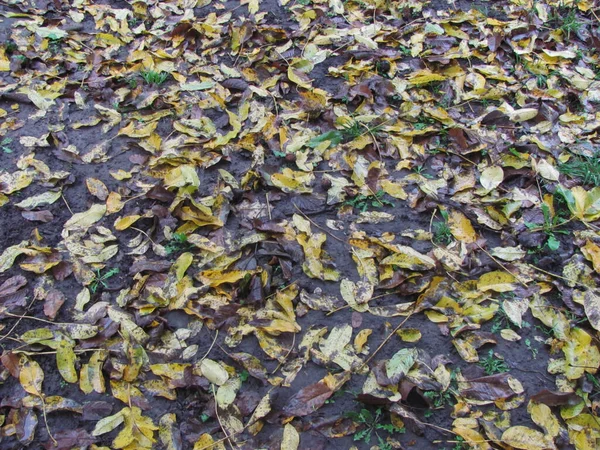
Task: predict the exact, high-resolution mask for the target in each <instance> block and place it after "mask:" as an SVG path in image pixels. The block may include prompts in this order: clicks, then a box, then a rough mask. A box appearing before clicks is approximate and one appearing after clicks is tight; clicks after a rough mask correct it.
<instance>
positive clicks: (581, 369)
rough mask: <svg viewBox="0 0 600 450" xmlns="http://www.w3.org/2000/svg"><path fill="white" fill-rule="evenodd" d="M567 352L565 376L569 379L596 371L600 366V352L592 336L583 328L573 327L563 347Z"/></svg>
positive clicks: (565, 352) (564, 351)
mask: <svg viewBox="0 0 600 450" xmlns="http://www.w3.org/2000/svg"><path fill="white" fill-rule="evenodd" d="M562 351H563V353H564V354H565V358H566V363H565V376H566V377H567V378H568V379H569V380H576V379H578V378H580V377H581V376H582V375H583V374H584V373H585V372H588V373H590V374H594V373H596V370H597V369H598V366H600V352H599V351H598V347H596V345H595V344H593V343H592V337H591V336H590V335H589V334H588V333H587V332H585V331H584V330H582V329H581V328H577V327H573V328H572V329H571V332H570V333H569V339H568V340H567V341H566V342H565V345H564V346H563V348H562Z"/></svg>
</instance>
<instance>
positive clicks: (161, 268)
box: [129, 258, 173, 275]
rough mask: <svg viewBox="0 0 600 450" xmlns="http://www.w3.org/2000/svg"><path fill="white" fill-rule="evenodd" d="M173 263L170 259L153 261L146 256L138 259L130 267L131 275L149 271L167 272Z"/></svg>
mask: <svg viewBox="0 0 600 450" xmlns="http://www.w3.org/2000/svg"><path fill="white" fill-rule="evenodd" d="M172 265H173V263H171V262H169V261H164V260H163V261H153V260H149V259H146V258H141V259H137V260H136V261H134V263H133V264H132V265H131V267H130V268H129V275H135V274H136V273H140V272H144V271H148V272H166V271H167V270H169V269H170V268H171V266H172Z"/></svg>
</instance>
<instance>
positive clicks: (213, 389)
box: [211, 384, 233, 449]
mask: <svg viewBox="0 0 600 450" xmlns="http://www.w3.org/2000/svg"><path fill="white" fill-rule="evenodd" d="M211 386H212V392H213V399H214V402H215V415H216V416H217V421H218V422H219V426H220V427H221V431H223V434H224V435H225V437H226V439H227V442H228V443H229V446H230V447H231V448H232V449H233V444H232V443H231V440H230V439H229V437H230V435H228V434H227V431H225V427H223V423H222V422H221V418H220V417H219V405H218V403H217V394H216V393H215V385H214V384H212V385H211Z"/></svg>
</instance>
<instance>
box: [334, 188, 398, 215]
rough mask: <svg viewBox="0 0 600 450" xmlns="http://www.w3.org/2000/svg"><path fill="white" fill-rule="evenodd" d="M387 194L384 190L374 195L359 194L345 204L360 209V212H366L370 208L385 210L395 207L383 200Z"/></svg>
mask: <svg viewBox="0 0 600 450" xmlns="http://www.w3.org/2000/svg"><path fill="white" fill-rule="evenodd" d="M384 195H385V192H384V191H382V190H379V191H377V192H376V193H375V194H374V195H363V194H358V195H357V196H356V197H354V198H353V199H351V200H346V201H345V202H344V203H343V204H344V205H348V206H352V207H353V208H356V209H358V210H359V211H360V212H365V211H366V210H367V209H369V207H371V208H383V207H384V206H394V203H393V202H390V201H389V200H386V199H384V198H383V196H384Z"/></svg>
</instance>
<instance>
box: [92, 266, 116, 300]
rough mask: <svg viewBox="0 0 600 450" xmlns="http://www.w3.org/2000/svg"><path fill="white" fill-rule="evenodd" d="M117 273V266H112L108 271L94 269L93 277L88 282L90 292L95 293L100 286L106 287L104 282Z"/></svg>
mask: <svg viewBox="0 0 600 450" xmlns="http://www.w3.org/2000/svg"><path fill="white" fill-rule="evenodd" d="M118 273H119V269H118V268H117V267H113V268H112V269H110V270H109V271H108V272H105V273H102V272H101V271H100V269H98V270H96V272H95V274H94V279H93V280H92V282H91V283H90V291H91V292H92V294H95V293H96V291H97V290H98V288H99V287H100V286H103V287H105V288H107V287H108V285H107V284H106V282H107V281H108V280H109V279H110V278H112V277H114V276H115V275H116V274H118Z"/></svg>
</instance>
